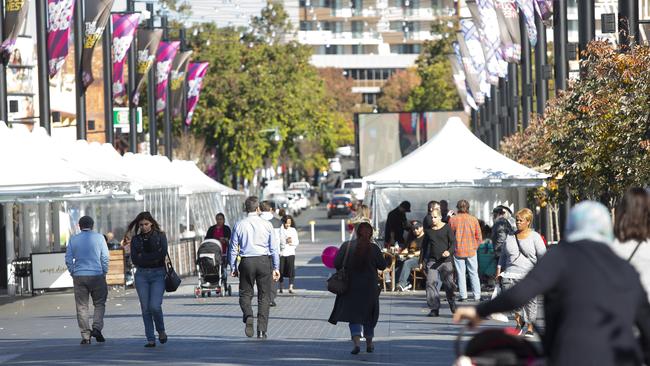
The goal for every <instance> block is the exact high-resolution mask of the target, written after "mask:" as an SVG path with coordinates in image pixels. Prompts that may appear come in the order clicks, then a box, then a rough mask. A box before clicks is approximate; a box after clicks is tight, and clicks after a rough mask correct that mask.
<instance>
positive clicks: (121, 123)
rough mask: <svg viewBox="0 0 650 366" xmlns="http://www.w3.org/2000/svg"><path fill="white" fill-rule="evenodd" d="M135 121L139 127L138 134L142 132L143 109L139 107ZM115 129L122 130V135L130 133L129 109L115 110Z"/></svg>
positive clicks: (116, 108)
mask: <svg viewBox="0 0 650 366" xmlns="http://www.w3.org/2000/svg"><path fill="white" fill-rule="evenodd" d="M135 116H136V118H135V121H136V123H137V125H138V132H142V107H138V108H137V109H136V113H135ZM113 127H114V128H119V129H121V130H122V133H128V132H129V108H127V107H114V108H113Z"/></svg>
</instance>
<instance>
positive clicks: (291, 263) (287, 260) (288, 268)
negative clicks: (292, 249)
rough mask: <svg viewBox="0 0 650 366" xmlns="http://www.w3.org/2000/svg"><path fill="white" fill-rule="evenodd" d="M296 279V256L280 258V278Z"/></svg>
mask: <svg viewBox="0 0 650 366" xmlns="http://www.w3.org/2000/svg"><path fill="white" fill-rule="evenodd" d="M283 277H287V278H294V277H296V256H295V255H290V256H288V257H280V278H283Z"/></svg>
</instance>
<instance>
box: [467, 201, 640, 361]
mask: <svg viewBox="0 0 650 366" xmlns="http://www.w3.org/2000/svg"><path fill="white" fill-rule="evenodd" d="M566 231H567V233H566V240H567V242H566V243H561V244H560V245H557V246H555V247H553V248H551V249H550V250H549V251H548V253H547V254H546V255H545V256H544V257H542V258H541V259H540V261H539V262H538V263H537V265H536V266H535V267H534V268H533V269H532V270H531V271H530V272H529V273H528V274H527V275H526V277H525V278H524V279H522V280H521V281H520V282H519V283H518V284H516V285H515V286H514V287H512V288H511V289H510V290H507V291H505V292H503V293H502V294H501V295H500V296H497V297H496V298H495V299H493V300H491V301H488V302H484V303H482V304H479V305H478V306H477V307H475V308H474V307H463V308H459V309H458V310H457V311H456V313H455V314H454V320H455V321H459V320H461V319H468V320H470V323H471V324H473V325H476V324H478V323H479V322H480V320H481V318H484V317H486V316H488V315H489V314H492V313H496V312H505V311H509V310H513V309H515V308H518V307H521V306H523V305H524V304H526V303H527V302H528V301H530V300H531V299H532V298H534V297H535V296H537V295H539V294H543V295H544V305H545V306H544V311H545V315H546V316H545V319H546V333H545V334H544V335H543V336H542V342H543V345H544V349H545V350H546V352H547V354H548V358H549V359H548V364H549V365H567V366H569V365H571V366H575V365H599V366H601V365H602V366H610V365H611V366H621V365H641V364H643V362H646V364H648V363H649V362H650V304H649V303H648V299H647V297H646V294H645V291H644V290H643V287H642V286H641V282H640V281H639V275H638V274H637V273H636V272H635V271H634V268H633V267H632V266H631V265H630V264H629V263H627V262H626V261H624V260H622V259H621V258H619V257H618V256H617V255H616V254H614V252H613V251H612V250H611V249H610V247H609V246H610V244H611V242H612V240H613V234H612V221H611V218H610V216H609V212H608V211H607V209H606V208H605V206H603V205H601V204H599V203H596V202H583V203H580V204H578V205H576V206H575V207H574V208H573V210H572V211H571V214H570V216H569V221H568V223H567V229H566ZM635 325H636V327H637V328H638V329H639V331H640V339H639V340H637V339H636V338H635V335H634V326H635ZM639 343H640V344H639Z"/></svg>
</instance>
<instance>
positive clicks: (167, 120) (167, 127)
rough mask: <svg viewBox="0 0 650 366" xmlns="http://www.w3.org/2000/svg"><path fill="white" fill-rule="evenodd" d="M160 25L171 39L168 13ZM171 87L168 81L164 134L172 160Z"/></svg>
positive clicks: (166, 148)
mask: <svg viewBox="0 0 650 366" xmlns="http://www.w3.org/2000/svg"><path fill="white" fill-rule="evenodd" d="M160 26H161V27H162V30H163V40H164V41H169V24H168V23H167V14H166V13H163V15H162V16H161V17H160ZM168 76H169V75H168ZM169 88H170V83H169V82H168V83H167V86H166V87H165V92H164V93H165V99H166V100H167V101H166V102H165V109H164V111H163V134H164V140H165V156H167V157H168V158H169V160H172V157H173V155H172V132H173V131H172V119H171V109H170V108H169V105H170V104H171V103H170V99H171V97H170V95H169Z"/></svg>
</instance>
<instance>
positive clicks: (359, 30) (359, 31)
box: [352, 20, 363, 38]
mask: <svg viewBox="0 0 650 366" xmlns="http://www.w3.org/2000/svg"><path fill="white" fill-rule="evenodd" d="M361 37H363V22H362V21H359V20H353V21H352V38H361Z"/></svg>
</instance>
